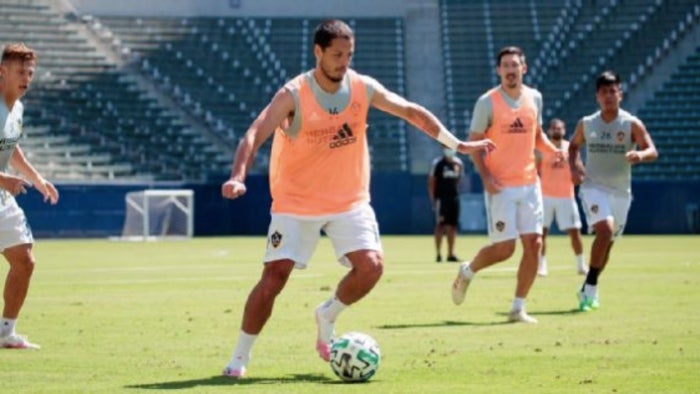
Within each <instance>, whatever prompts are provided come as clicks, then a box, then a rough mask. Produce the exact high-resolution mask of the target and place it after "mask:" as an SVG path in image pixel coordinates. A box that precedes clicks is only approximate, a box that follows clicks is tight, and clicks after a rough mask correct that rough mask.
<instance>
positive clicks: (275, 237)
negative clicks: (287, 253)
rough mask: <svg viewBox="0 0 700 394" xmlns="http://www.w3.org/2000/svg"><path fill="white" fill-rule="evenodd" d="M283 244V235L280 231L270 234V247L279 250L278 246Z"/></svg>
mask: <svg viewBox="0 0 700 394" xmlns="http://www.w3.org/2000/svg"><path fill="white" fill-rule="evenodd" d="M281 243H282V234H280V233H279V231H277V230H275V232H274V233H272V234H270V245H272V247H273V248H275V249H277V247H278V246H280V244H281Z"/></svg>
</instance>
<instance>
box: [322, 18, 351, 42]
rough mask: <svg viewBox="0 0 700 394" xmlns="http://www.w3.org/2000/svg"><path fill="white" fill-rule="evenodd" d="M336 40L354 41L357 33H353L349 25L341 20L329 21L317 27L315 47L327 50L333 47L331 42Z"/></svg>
mask: <svg viewBox="0 0 700 394" xmlns="http://www.w3.org/2000/svg"><path fill="white" fill-rule="evenodd" d="M336 38H344V39H347V40H353V39H354V38H355V33H353V31H352V29H351V28H350V26H348V24H347V23H345V22H343V21H341V20H339V19H328V20H325V21H323V22H321V24H319V25H318V26H317V27H316V32H315V33H314V45H318V46H320V47H321V49H326V48H328V47H329V46H331V42H332V41H333V40H334V39H336Z"/></svg>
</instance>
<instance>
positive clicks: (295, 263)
mask: <svg viewBox="0 0 700 394" xmlns="http://www.w3.org/2000/svg"><path fill="white" fill-rule="evenodd" d="M354 43H355V40H354V33H353V31H352V29H350V27H349V26H348V25H347V24H345V23H344V22H342V21H339V20H328V21H324V22H323V23H321V24H320V25H319V26H318V27H317V28H316V32H315V34H314V55H315V57H316V67H315V68H314V69H313V70H311V71H308V72H305V73H302V74H300V75H299V76H297V77H295V78H293V79H292V80H291V81H289V82H288V83H287V84H286V85H285V86H284V87H282V88H281V89H280V90H279V91H278V92H277V93H276V94H275V96H274V97H273V98H272V101H271V102H270V103H269V104H268V105H267V107H266V108H265V109H264V110H263V111H262V112H261V113H260V115H259V116H258V118H257V119H256V120H255V121H254V122H253V124H252V125H251V126H250V128H249V129H248V131H247V132H246V134H245V136H244V137H243V139H242V140H241V142H240V144H239V146H238V149H237V151H236V157H235V159H234V162H233V168H232V170H231V177H230V179H229V180H228V181H226V182H225V183H224V184H223V185H222V187H221V193H222V195H223V197H225V198H230V199H234V198H237V197H240V196H241V195H243V194H244V193H245V191H246V187H245V184H244V181H245V178H246V174H247V172H248V168H249V166H250V164H251V163H252V161H253V158H254V155H255V153H256V152H257V150H258V148H259V147H260V146H261V145H262V144H263V143H264V142H265V141H266V140H267V139H268V138H269V137H270V136H271V135H272V134H273V133H274V140H273V144H272V153H271V159H270V191H271V194H272V208H271V211H272V213H271V220H270V227H269V229H268V243H267V251H266V254H265V258H264V263H265V264H264V267H263V272H262V277H261V278H260V281H259V282H258V283H257V284H256V285H255V287H254V288H253V290H252V291H251V292H250V295H249V296H248V300H247V302H246V306H245V311H244V313H243V322H242V324H241V331H240V333H239V337H238V343H237V345H236V348H235V349H234V352H233V355H232V357H231V360H230V361H229V363H228V364H227V365H226V368H225V369H224V371H223V373H224V375H226V376H230V377H235V378H240V377H243V376H244V375H245V373H246V367H247V364H248V361H249V359H250V355H251V349H252V347H253V342H254V341H255V339H256V338H257V336H258V334H259V333H260V331H261V330H262V328H263V326H264V325H265V323H266V322H267V320H268V318H269V317H270V315H271V313H272V307H273V304H274V301H275V298H276V297H277V295H278V294H279V293H280V292H281V291H282V289H283V288H284V286H285V284H286V282H287V279H288V278H289V275H290V274H291V272H292V270H293V269H294V268H295V267H296V268H305V267H306V264H307V262H308V260H309V259H310V258H311V255H312V253H313V251H314V249H315V247H316V244H317V243H318V240H319V234H320V232H321V230H323V232H324V233H325V234H326V235H327V236H328V238H330V240H331V242H332V243H333V247H334V249H335V253H336V257H337V258H338V260H339V261H340V262H341V263H342V264H344V265H347V266H349V267H350V271H349V272H348V273H347V274H346V275H345V276H344V277H343V278H342V279H341V280H340V282H339V283H338V286H337V288H336V290H335V294H334V295H333V296H332V297H331V298H330V299H328V300H326V301H325V302H323V303H321V305H319V306H318V307H317V308H316V310H315V318H316V324H317V329H318V330H317V337H316V350H317V352H318V354H319V356H320V357H321V358H323V359H324V360H325V361H328V360H329V357H330V342H331V339H332V337H333V327H334V322H335V320H336V318H337V317H338V315H339V314H340V312H342V311H343V310H344V309H345V308H346V307H347V306H349V305H351V304H354V303H355V302H357V301H359V300H360V299H361V298H362V297H364V296H365V295H367V293H369V292H370V290H372V288H373V287H374V285H375V284H376V283H377V282H378V281H379V278H380V277H381V275H382V269H383V268H382V267H383V255H382V247H381V243H380V241H379V229H378V225H377V221H376V219H375V215H374V211H373V210H372V207H371V206H370V205H369V201H370V196H369V178H370V168H369V151H368V147H367V112H368V110H369V107H370V106H372V107H375V108H377V109H379V110H382V111H384V112H387V113H389V114H392V115H394V116H397V117H400V118H402V119H404V120H406V121H407V122H409V123H410V124H412V125H413V126H415V127H417V128H418V129H420V130H422V131H423V132H424V133H426V134H427V135H429V136H431V137H433V138H435V139H437V140H438V141H439V142H440V143H442V144H443V145H446V146H448V147H450V148H451V149H455V150H456V151H458V152H460V153H463V154H469V153H472V152H474V151H477V150H478V151H482V150H492V149H493V148H494V147H495V145H494V144H493V142H491V141H490V140H487V139H484V140H479V141H472V142H464V141H460V140H458V139H457V138H456V137H454V135H453V134H452V133H450V132H449V131H448V130H447V129H445V127H444V126H443V125H442V123H440V121H439V120H438V119H437V118H436V117H435V116H434V115H433V114H432V113H431V112H429V111H428V110H426V109H425V108H423V107H421V106H420V105H418V104H416V103H413V102H410V101H408V100H406V99H404V98H403V97H401V96H399V95H397V94H396V93H393V92H390V91H388V90H387V89H386V88H385V87H384V86H382V84H380V83H379V82H378V81H377V80H375V79H373V78H371V77H369V76H366V75H361V74H358V73H356V72H355V71H353V70H352V69H350V68H349V66H350V61H351V59H352V56H353V52H354Z"/></svg>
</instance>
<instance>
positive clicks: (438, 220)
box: [433, 199, 445, 263]
mask: <svg viewBox="0 0 700 394" xmlns="http://www.w3.org/2000/svg"><path fill="white" fill-rule="evenodd" d="M442 208H443V206H442V202H441V201H440V199H436V200H435V207H434V208H433V209H434V214H435V230H434V231H433V235H434V238H435V256H436V257H435V262H437V263H439V262H441V261H442V255H441V254H440V250H441V249H442V237H443V235H444V234H445V228H444V223H443V215H442Z"/></svg>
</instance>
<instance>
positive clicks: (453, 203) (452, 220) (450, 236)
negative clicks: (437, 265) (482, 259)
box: [444, 198, 459, 263]
mask: <svg viewBox="0 0 700 394" xmlns="http://www.w3.org/2000/svg"><path fill="white" fill-rule="evenodd" d="M445 205H446V206H445V216H444V217H445V228H446V232H447V261H449V262H452V263H456V262H458V261H459V258H458V257H457V255H456V254H455V239H456V237H457V227H458V226H459V199H458V198H454V199H452V200H450V201H449V204H448V203H446V204H445Z"/></svg>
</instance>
